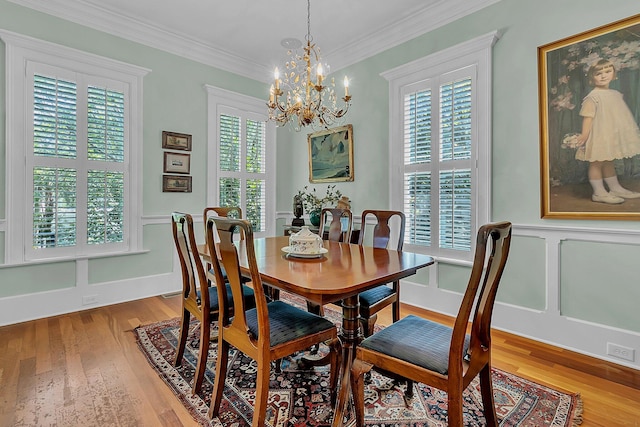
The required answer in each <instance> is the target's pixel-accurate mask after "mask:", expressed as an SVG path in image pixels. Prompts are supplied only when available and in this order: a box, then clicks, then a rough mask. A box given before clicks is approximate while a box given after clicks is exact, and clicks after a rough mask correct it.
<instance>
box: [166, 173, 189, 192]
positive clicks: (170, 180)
mask: <svg viewBox="0 0 640 427" xmlns="http://www.w3.org/2000/svg"><path fill="white" fill-rule="evenodd" d="M162 191H163V192H164V193H191V177H190V176H184V175H162Z"/></svg>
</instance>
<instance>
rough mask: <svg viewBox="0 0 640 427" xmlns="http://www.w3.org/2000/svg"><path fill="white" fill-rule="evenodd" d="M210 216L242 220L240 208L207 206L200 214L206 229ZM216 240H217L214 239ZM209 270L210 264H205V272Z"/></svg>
mask: <svg viewBox="0 0 640 427" xmlns="http://www.w3.org/2000/svg"><path fill="white" fill-rule="evenodd" d="M211 216H222V217H225V218H242V208H240V207H239V206H228V207H223V206H207V207H206V208H204V211H203V212H202V220H203V222H204V226H205V232H206V227H207V219H209V217H211ZM216 240H217V239H216ZM210 269H211V263H207V271H208V270H210Z"/></svg>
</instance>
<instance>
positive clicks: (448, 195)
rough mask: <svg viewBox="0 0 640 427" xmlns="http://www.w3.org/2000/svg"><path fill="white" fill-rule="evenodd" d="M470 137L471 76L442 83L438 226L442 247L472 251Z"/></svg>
mask: <svg viewBox="0 0 640 427" xmlns="http://www.w3.org/2000/svg"><path fill="white" fill-rule="evenodd" d="M471 136H472V135H471V79H469V78H465V79H462V80H457V81H453V82H447V83H445V84H442V85H441V86H440V164H441V166H440V167H439V170H440V179H439V182H440V185H439V191H440V197H439V199H440V204H439V205H440V206H439V208H440V210H439V222H440V227H439V228H440V247H441V248H445V249H455V250H462V251H469V250H471V214H472V210H471V208H472V206H471V197H472V193H471V167H470V164H469V162H470V160H471V142H472V139H471ZM457 161H462V162H457Z"/></svg>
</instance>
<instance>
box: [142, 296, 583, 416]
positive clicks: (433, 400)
mask: <svg viewBox="0 0 640 427" xmlns="http://www.w3.org/2000/svg"><path fill="white" fill-rule="evenodd" d="M325 315H326V316H329V317H332V318H333V319H334V320H335V321H339V317H340V314H339V313H338V312H337V311H336V310H332V309H330V308H329V307H327V308H325ZM178 326H179V319H171V320H167V321H163V322H159V323H155V324H152V325H148V326H141V327H138V328H136V329H135V333H136V337H137V339H138V344H139V346H140V349H141V350H142V351H143V353H144V354H145V356H146V357H147V359H148V360H149V363H150V364H151V365H152V366H153V368H154V369H155V370H156V371H157V372H158V374H159V375H160V376H161V378H162V379H163V380H164V381H165V382H166V383H167V385H168V386H169V387H170V388H171V389H172V390H173V392H174V393H175V394H176V396H178V398H179V399H180V401H181V402H182V403H183V404H184V406H185V407H186V408H187V409H188V410H189V412H190V413H191V414H192V415H193V417H194V419H195V420H196V421H197V422H198V423H199V424H200V425H202V426H225V427H228V426H233V427H236V426H237V427H240V426H250V425H251V417H252V415H253V401H254V398H255V396H254V389H255V369H256V365H255V363H254V362H253V361H252V360H251V359H250V358H248V357H246V356H244V355H243V354H242V353H240V352H238V351H232V353H231V354H230V357H229V364H230V365H229V370H228V377H227V380H226V387H225V391H224V398H223V401H222V405H221V409H220V418H219V419H217V418H216V419H213V420H209V419H208V418H207V411H208V408H209V401H210V398H211V390H212V384H213V377H214V375H215V361H216V349H217V345H216V344H215V343H212V344H211V346H210V349H209V359H208V360H209V362H208V366H207V372H206V376H205V381H204V384H203V386H202V390H201V391H200V393H199V394H197V395H192V394H191V384H192V381H193V375H194V368H195V364H196V358H197V346H198V324H197V323H194V324H193V325H192V328H191V333H190V336H189V337H190V338H189V341H188V343H187V349H186V350H185V359H184V360H183V362H182V366H180V367H178V368H175V367H173V365H172V362H173V358H174V354H175V348H176V345H177V335H178ZM323 350H324V351H326V349H321V352H322V351H323ZM307 356H309V355H307ZM301 357H302V354H298V355H295V356H293V357H291V358H288V359H286V360H284V361H283V363H282V372H281V373H277V372H276V371H275V369H272V370H271V384H270V390H269V409H268V413H267V424H266V425H268V426H270V427H303V426H304V427H306V426H328V425H330V424H331V420H332V416H333V411H332V409H331V405H330V404H329V393H328V390H327V384H328V378H329V375H328V367H316V368H306V367H304V365H302V364H301V363H300V358H301ZM493 384H494V396H495V403H496V411H497V414H498V418H499V419H500V425H501V426H519V427H524V426H531V427H534V426H535V427H541V426H554V427H570V426H575V425H578V424H580V423H581V420H582V418H581V417H582V402H581V400H580V396H579V395H578V394H573V395H572V394H566V393H562V392H560V391H557V390H554V389H551V388H548V387H545V386H543V385H540V384H536V383H533V382H531V381H527V380H525V379H523V378H519V377H517V376H515V375H512V374H509V373H506V372H503V371H500V370H497V369H494V370H493ZM464 399H465V404H464V408H465V413H464V419H465V426H469V427H471V426H484V425H485V421H484V416H483V411H482V398H481V396H480V389H479V384H478V381H477V379H476V380H475V381H474V382H473V383H472V384H471V385H470V386H469V387H468V388H467V390H466V391H465V394H464ZM365 400H366V411H365V415H366V425H367V426H380V427H383V426H384V427H392V426H398V427H400V426H402V427H404V426H415V427H422V426H425V427H426V426H429V427H435V426H446V425H447V395H446V393H444V392H442V391H440V390H438V389H431V388H430V387H427V386H425V385H423V384H416V390H415V392H414V398H413V401H412V402H411V406H410V407H409V408H407V407H406V406H405V402H404V399H403V394H402V391H401V390H399V389H398V388H397V387H396V386H395V384H394V383H393V382H392V381H390V380H388V379H386V378H385V377H383V376H380V375H379V374H377V373H375V372H374V373H372V375H371V381H370V382H369V383H368V384H367V387H366V389H365Z"/></svg>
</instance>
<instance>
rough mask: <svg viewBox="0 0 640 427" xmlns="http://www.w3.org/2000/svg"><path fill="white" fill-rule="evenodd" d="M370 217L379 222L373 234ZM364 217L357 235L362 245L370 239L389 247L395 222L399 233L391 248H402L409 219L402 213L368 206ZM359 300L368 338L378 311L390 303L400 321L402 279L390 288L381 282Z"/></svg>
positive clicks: (363, 214) (398, 249)
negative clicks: (367, 225)
mask: <svg viewBox="0 0 640 427" xmlns="http://www.w3.org/2000/svg"><path fill="white" fill-rule="evenodd" d="M371 217H373V218H375V220H376V224H375V225H374V226H373V228H372V231H371V232H370V233H366V228H367V227H366V224H367V218H371ZM361 218H362V219H361V221H362V225H361V227H360V235H359V237H358V244H359V245H362V244H364V242H365V240H367V242H368V241H369V239H371V242H372V246H373V247H374V248H384V249H386V248H388V247H389V245H390V243H391V240H392V239H391V234H392V233H391V226H392V225H393V227H394V231H396V232H397V233H395V234H394V237H395V239H394V240H395V242H394V243H395V245H392V246H393V247H392V249H395V250H397V251H401V250H402V245H403V243H404V228H405V222H406V219H405V215H404V213H403V212H400V211H389V210H372V209H368V210H365V211H363V212H362V217H361ZM370 236H371V237H370ZM358 301H359V303H360V326H361V327H362V333H363V335H364V336H365V337H368V336H369V335H371V334H372V333H373V328H374V326H375V323H376V320H377V318H378V315H377V313H378V312H379V311H380V310H382V309H383V308H385V307H387V306H388V305H390V304H391V305H392V317H393V321H394V322H397V321H398V320H400V281H399V280H395V281H393V282H392V283H391V287H389V286H387V285H380V286H377V287H375V288H373V289H369V290H367V291H364V292H361V293H360V294H359V295H358Z"/></svg>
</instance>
